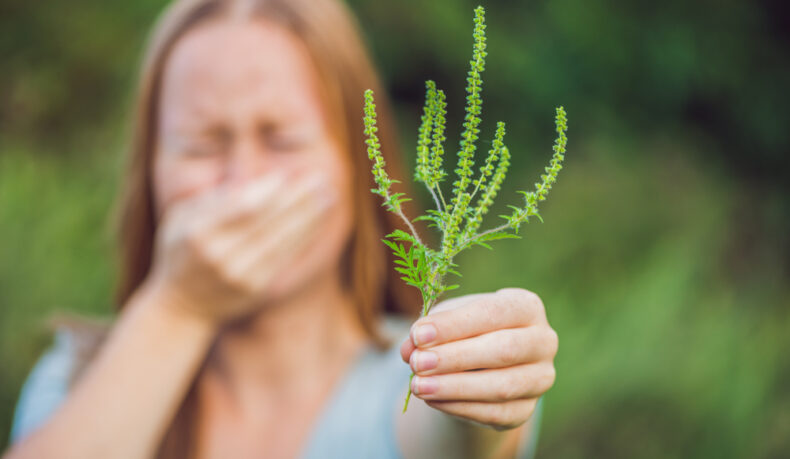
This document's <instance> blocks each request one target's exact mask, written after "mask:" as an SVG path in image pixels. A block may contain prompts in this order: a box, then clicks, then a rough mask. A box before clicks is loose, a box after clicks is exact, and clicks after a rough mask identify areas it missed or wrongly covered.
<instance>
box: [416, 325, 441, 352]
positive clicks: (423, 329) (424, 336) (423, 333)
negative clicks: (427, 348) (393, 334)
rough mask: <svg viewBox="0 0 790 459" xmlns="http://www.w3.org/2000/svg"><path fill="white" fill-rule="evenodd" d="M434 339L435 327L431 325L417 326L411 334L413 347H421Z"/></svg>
mask: <svg viewBox="0 0 790 459" xmlns="http://www.w3.org/2000/svg"><path fill="white" fill-rule="evenodd" d="M434 339H436V327H434V326H433V325H431V324H425V325H420V326H418V327H417V328H416V329H415V330H414V333H412V338H411V340H412V341H413V342H414V345H415V346H418V347H419V346H422V345H425V344H428V343H430V342H431V341H433V340H434Z"/></svg>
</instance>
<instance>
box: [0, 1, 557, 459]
mask: <svg viewBox="0 0 790 459" xmlns="http://www.w3.org/2000/svg"><path fill="white" fill-rule="evenodd" d="M367 88H373V89H374V90H377V99H378V105H379V117H380V118H379V123H380V133H381V137H382V142H383V144H384V145H383V152H384V154H385V155H386V154H389V155H392V154H393V153H395V152H396V151H397V146H396V145H395V138H394V136H395V130H394V128H393V126H392V121H391V118H390V116H388V113H387V104H386V99H385V98H384V92H383V91H381V90H379V89H380V88H381V86H380V83H379V81H378V78H377V77H376V74H375V71H374V70H373V68H372V66H371V64H370V59H369V57H368V56H367V54H366V52H365V49H364V47H363V46H362V44H361V41H360V38H359V32H358V28H357V26H356V24H355V23H354V21H353V19H352V18H351V16H350V14H349V13H348V11H347V10H346V8H345V7H344V6H343V5H342V4H341V3H339V2H338V1H336V0H260V1H256V0H250V1H245V0H239V1H234V0H227V1H225V0H183V1H177V2H176V3H174V4H173V5H172V6H171V7H170V9H169V10H168V11H167V13H166V14H165V15H164V16H163V18H162V19H161V21H160V23H159V25H158V27H157V28H156V30H155V32H154V34H153V39H152V41H151V43H150V46H149V49H148V53H147V59H146V61H145V64H144V68H143V71H142V76H141V84H140V87H139V98H138V103H137V117H136V130H135V134H134V139H133V142H132V148H131V157H130V162H129V166H128V167H129V168H128V170H127V174H126V179H127V180H126V186H125V188H124V192H123V194H122V198H121V201H120V217H121V218H120V227H119V228H120V238H119V241H120V249H121V252H120V253H121V262H122V270H121V279H120V282H119V294H118V299H119V301H118V304H119V314H118V317H117V319H116V320H115V322H114V324H113V325H112V327H111V328H110V329H109V330H108V332H107V333H106V337H103V338H101V339H93V340H91V339H88V338H90V336H89V335H90V334H89V333H87V332H85V331H83V332H79V333H78V332H75V331H65V330H63V331H61V332H60V333H59V334H58V336H57V339H56V344H55V346H54V348H53V349H52V350H50V351H49V352H48V353H47V354H46V355H45V356H44V357H43V358H42V359H41V360H40V361H39V363H38V365H37V366H36V368H35V369H34V370H33V372H32V373H31V375H30V377H29V379H28V381H27V382H26V384H25V387H24V389H23V392H22V396H21V399H20V402H19V405H18V408H17V412H16V418H15V424H14V430H13V433H12V437H13V438H12V440H13V446H12V449H11V450H10V451H9V452H8V453H7V457H8V458H9V459H12V458H13V459H22V458H48V457H58V458H81V459H85V458H142V457H169V458H182V457H195V458H228V457H232V458H260V457H278V458H279V457H311V458H312V457H376V458H386V457H402V456H405V457H512V456H514V455H516V454H517V453H518V454H519V455H523V456H526V455H529V454H531V452H530V451H531V448H532V447H533V446H534V441H535V438H534V437H535V432H536V430H535V427H536V424H535V422H534V420H533V418H534V417H535V414H534V413H535V408H536V403H537V401H538V398H539V397H540V396H541V395H542V394H543V393H544V392H545V391H546V390H548V389H549V387H550V386H551V385H552V384H553V382H554V366H553V358H554V355H555V353H556V350H557V335H556V333H555V332H554V331H553V330H552V328H551V327H550V326H549V324H548V322H547V320H546V315H545V311H544V308H543V305H542V304H541V302H540V300H539V299H538V297H537V296H535V295H534V294H532V293H530V292H528V291H526V290H522V289H502V290H499V291H497V292H495V293H488V294H478V295H469V296H465V297H460V298H456V299H453V300H449V301H445V302H444V303H442V304H440V305H438V306H437V307H436V308H435V311H436V312H435V313H432V314H431V315H429V316H428V317H424V318H421V319H419V320H418V321H417V322H416V323H414V324H411V327H409V325H410V324H409V323H408V322H406V321H404V320H397V318H396V316H395V313H401V314H403V315H405V316H406V317H411V318H414V317H416V315H417V314H416V312H417V310H418V309H419V307H420V303H419V299H418V298H417V296H415V295H413V293H412V292H410V291H409V290H408V287H405V286H404V285H403V284H402V282H401V281H399V280H398V279H397V277H396V276H395V275H393V271H392V268H391V261H390V260H389V259H388V256H387V253H386V251H385V250H384V246H383V244H381V242H380V239H381V238H382V236H383V235H384V234H386V233H387V232H389V231H391V230H392V229H393V228H395V225H396V224H397V222H395V221H393V220H392V219H391V218H390V215H389V214H388V213H387V212H385V211H384V210H383V209H382V207H381V205H380V204H381V203H380V202H379V201H378V197H377V196H375V195H373V194H372V193H370V192H369V189H370V188H371V187H372V182H371V176H370V172H369V171H370V169H369V168H370V164H369V162H368V159H367V156H366V153H365V150H364V148H365V145H364V142H363V138H362V125H361V110H362V95H363V91H364V90H365V89H367ZM386 159H387V161H388V167H390V169H391V171H392V173H393V175H396V176H403V174H401V173H399V172H398V171H399V168H398V167H397V165H398V158H396V157H393V156H388V157H387V158H386ZM393 338H400V339H402V344H401V345H400V347H398V346H392V345H391V343H392V340H393ZM412 370H414V371H416V372H417V376H416V377H415V378H414V381H413V383H412V390H413V391H414V395H415V397H416V398H414V399H412V402H411V404H410V406H409V409H408V411H407V412H406V413H405V414H402V413H401V407H402V404H403V399H404V396H405V393H406V389H407V381H408V378H409V374H410V372H411V371H412ZM418 399H422V400H423V401H424V402H423V401H421V400H418Z"/></svg>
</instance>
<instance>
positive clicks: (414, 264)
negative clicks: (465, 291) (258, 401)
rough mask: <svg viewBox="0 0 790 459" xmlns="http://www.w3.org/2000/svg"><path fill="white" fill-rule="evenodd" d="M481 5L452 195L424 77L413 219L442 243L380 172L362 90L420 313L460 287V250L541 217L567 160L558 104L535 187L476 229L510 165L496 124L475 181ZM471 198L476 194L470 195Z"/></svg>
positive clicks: (441, 104) (385, 195) (372, 115)
mask: <svg viewBox="0 0 790 459" xmlns="http://www.w3.org/2000/svg"><path fill="white" fill-rule="evenodd" d="M484 16H485V10H484V9H483V7H482V6H478V7H477V8H476V9H475V19H474V47H473V52H472V60H471V61H470V67H471V68H470V69H469V74H468V77H467V79H466V81H467V86H466V92H467V97H466V108H465V111H466V115H465V117H464V123H463V132H462V134H461V142H460V148H459V151H458V164H457V166H456V168H455V174H456V179H455V180H454V181H453V183H452V193H451V195H450V199H449V201H448V200H447V199H445V197H444V194H443V193H442V187H441V185H442V183H443V182H444V180H445V178H446V177H447V173H446V172H445V171H444V169H443V166H442V162H443V155H444V141H445V136H444V130H445V123H446V120H445V115H446V114H447V110H446V108H447V103H446V97H445V94H444V92H443V91H442V90H441V89H437V88H436V83H434V82H433V81H430V80H429V81H427V82H426V83H425V86H426V93H425V106H424V109H423V114H422V118H421V124H420V128H419V131H418V136H417V165H416V168H415V173H414V179H415V180H416V181H417V182H422V183H423V184H425V186H426V187H427V188H428V191H429V192H430V194H431V198H432V199H433V202H434V204H435V206H436V208H435V209H430V210H428V211H427V212H426V214H425V215H422V216H419V217H417V218H415V219H414V221H420V220H427V221H428V222H429V224H428V226H430V227H434V228H436V229H438V230H439V231H440V232H441V235H442V238H441V247H439V248H438V249H433V248H430V247H428V246H427V245H426V244H425V243H424V242H423V241H422V239H420V236H419V235H418V234H417V230H416V229H415V228H414V225H413V223H412V221H411V220H409V219H408V218H407V217H406V215H405V214H404V213H403V206H402V204H403V203H404V202H406V201H408V200H409V199H408V198H407V197H406V196H404V194H403V193H393V192H392V191H390V189H391V187H392V185H393V184H394V183H398V181H397V180H394V179H392V178H390V177H389V175H388V174H387V171H386V170H385V168H384V167H385V164H384V159H383V157H382V155H381V150H380V148H381V145H380V143H379V140H378V136H377V135H376V131H377V127H376V105H375V103H374V100H373V91H371V90H369V89H368V90H367V91H365V108H364V112H365V116H364V122H365V135H366V136H367V140H366V143H367V146H368V157H369V158H370V160H371V161H372V162H373V166H372V172H373V177H374V179H375V183H376V185H377V188H373V189H372V190H371V191H372V192H373V193H375V194H378V195H380V196H381V197H382V199H383V200H384V203H383V204H382V205H383V206H385V207H386V208H387V210H389V211H390V212H394V213H395V214H397V215H398V216H399V217H400V218H401V219H402V220H403V222H404V223H405V225H406V228H408V230H409V231H408V232H407V231H403V230H395V231H393V232H392V233H390V234H388V235H387V236H386V238H385V239H383V242H384V244H386V245H387V246H388V247H389V248H390V249H392V252H393V254H394V255H395V258H396V259H395V264H396V267H395V270H396V271H397V272H399V273H400V274H402V277H401V279H403V281H405V282H406V283H407V284H408V285H411V286H413V287H415V288H417V289H419V291H420V293H421V294H422V302H423V305H422V313H421V315H422V316H425V315H426V314H428V311H430V309H431V307H433V305H435V304H436V301H437V300H438V298H439V297H440V296H441V295H442V294H443V293H444V292H447V291H448V290H452V289H454V288H457V287H458V285H457V284H446V283H445V276H446V275H447V274H453V275H456V276H459V277H460V276H461V274H460V273H458V271H456V270H455V268H456V267H457V265H456V264H455V263H453V259H454V258H455V256H456V255H458V254H459V253H460V252H462V251H463V250H465V249H467V248H470V247H472V246H475V245H480V246H483V247H486V248H488V249H490V248H491V246H490V245H489V244H488V243H489V242H491V241H494V240H497V239H509V238H518V237H519V236H518V235H517V233H518V229H519V227H520V226H521V224H522V223H526V222H529V219H530V217H535V218H537V219H539V220H541V221H543V220H542V219H541V217H540V214H539V213H538V205H539V204H540V202H541V201H544V200H545V199H546V196H547V195H548V193H549V191H550V190H551V187H552V185H553V184H554V182H555V181H556V180H557V174H558V173H559V171H560V169H562V162H563V160H564V158H565V145H566V143H567V140H568V139H567V137H566V136H565V132H566V131H567V129H568V120H567V118H566V116H565V110H564V109H563V108H562V107H558V108H557V109H556V117H555V126H556V131H557V139H556V141H555V143H554V147H553V150H554V154H553V155H552V158H551V162H550V163H549V165H548V166H547V167H546V169H545V173H544V174H542V175H541V176H540V181H538V182H537V183H535V188H534V190H532V191H519V192H518V193H520V194H521V195H522V196H523V198H524V202H523V203H522V204H521V205H519V206H514V205H511V206H508V207H509V208H510V209H511V212H510V213H509V214H508V215H500V217H501V218H503V219H504V220H505V222H504V223H503V224H501V225H499V226H496V227H493V228H491V229H487V230H484V231H480V226H481V224H482V222H483V217H484V216H485V215H486V214H487V213H488V210H489V208H490V207H491V205H492V204H493V202H494V198H496V195H497V193H498V192H499V190H500V188H501V186H502V182H503V181H504V180H505V175H506V174H507V170H508V167H509V166H510V151H509V150H508V148H507V146H506V145H505V123H503V122H501V121H500V122H499V123H497V127H496V132H495V134H494V140H493V141H492V142H491V148H490V150H488V155H487V156H486V159H485V161H484V162H483V165H482V166H481V167H480V170H479V175H478V177H477V178H475V179H473V176H474V171H473V170H474V167H475V161H474V156H475V151H476V149H477V147H476V145H475V142H476V141H477V139H478V134H479V133H480V129H479V125H480V113H481V107H482V99H481V97H480V92H481V90H482V86H483V80H482V77H481V74H482V73H483V70H484V68H485V57H486V54H487V53H486V51H485V49H486V36H485V27H486V26H485V17H484ZM475 199H476V200H475ZM413 377H414V374H413V373H412V375H411V377H410V378H409V383H410V384H409V392H408V394H407V396H406V400H405V402H404V405H403V411H404V412H405V411H406V408H407V407H408V406H409V398H410V397H411V378H413Z"/></svg>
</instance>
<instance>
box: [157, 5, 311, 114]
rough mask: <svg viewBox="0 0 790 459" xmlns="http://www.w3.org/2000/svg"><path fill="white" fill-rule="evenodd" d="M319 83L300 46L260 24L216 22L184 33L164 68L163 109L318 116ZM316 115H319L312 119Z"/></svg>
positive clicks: (288, 34) (254, 21) (288, 35)
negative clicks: (270, 111)
mask: <svg viewBox="0 0 790 459" xmlns="http://www.w3.org/2000/svg"><path fill="white" fill-rule="evenodd" d="M317 78H318V75H317V74H316V71H315V68H314V67H313V65H312V61H311V59H310V55H309V53H308V51H307V48H306V47H305V46H304V44H303V43H302V42H301V41H300V40H299V38H297V37H296V36H295V35H293V34H292V33H291V32H289V31H288V30H287V29H285V28H283V27H281V26H279V25H277V24H275V23H272V22H268V21H265V20H259V19H252V20H250V19H239V20H235V19H219V20H211V21H208V22H205V23H203V24H201V25H199V26H197V27H195V28H194V29H193V30H190V31H189V32H187V33H186V34H185V35H184V36H183V37H181V38H180V39H179V40H178V41H177V42H176V44H175V46H174V48H173V50H172V52H171V54H170V56H169V59H168V61H167V62H166V63H165V65H164V75H163V82H162V89H163V92H162V98H163V108H164V109H165V110H164V111H165V112H167V111H169V110H175V111H181V110H188V111H190V112H195V111H198V112H211V111H217V110H219V111H222V110H234V111H239V110H241V111H260V109H262V108H265V107H272V109H274V108H276V109H277V110H278V111H280V112H286V113H287V112H294V113H292V114H293V115H298V116H305V115H307V114H309V113H311V112H320V107H319V105H320V104H319V101H320V100H319V94H318V91H317ZM313 114H317V113H313Z"/></svg>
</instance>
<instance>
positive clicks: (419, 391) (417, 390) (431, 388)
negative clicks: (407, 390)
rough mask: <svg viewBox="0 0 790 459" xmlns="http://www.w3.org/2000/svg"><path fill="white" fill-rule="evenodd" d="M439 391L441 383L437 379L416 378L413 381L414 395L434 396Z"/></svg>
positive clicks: (412, 389)
mask: <svg viewBox="0 0 790 459" xmlns="http://www.w3.org/2000/svg"><path fill="white" fill-rule="evenodd" d="M438 389H439V381H437V380H436V378H426V377H423V376H415V377H414V378H413V379H412V381H411V391H412V393H413V394H414V395H428V394H433V393H434V392H436V391H437V390H438Z"/></svg>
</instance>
